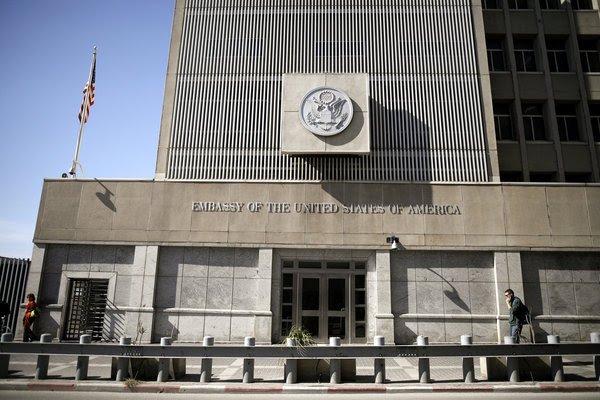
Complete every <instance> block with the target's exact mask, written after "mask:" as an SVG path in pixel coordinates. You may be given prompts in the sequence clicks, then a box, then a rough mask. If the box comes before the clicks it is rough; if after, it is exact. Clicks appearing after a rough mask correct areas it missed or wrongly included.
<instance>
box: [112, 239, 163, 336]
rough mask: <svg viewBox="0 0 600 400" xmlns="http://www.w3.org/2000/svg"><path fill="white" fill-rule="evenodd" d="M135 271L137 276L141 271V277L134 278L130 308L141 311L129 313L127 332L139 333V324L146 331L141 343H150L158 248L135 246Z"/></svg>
mask: <svg viewBox="0 0 600 400" xmlns="http://www.w3.org/2000/svg"><path fill="white" fill-rule="evenodd" d="M133 270H134V271H136V275H137V273H138V271H139V273H140V275H137V276H135V277H134V279H133V281H132V284H131V287H130V289H129V290H130V295H129V298H130V304H129V306H131V307H138V308H139V311H138V312H135V311H128V312H127V316H126V320H128V321H130V322H129V323H128V324H127V325H126V326H127V327H126V330H125V332H137V329H138V324H139V325H140V326H142V327H144V328H145V330H146V332H145V333H144V334H143V335H142V336H141V338H139V343H150V342H151V340H152V326H154V310H153V309H152V304H154V296H155V293H154V289H155V287H156V274H157V271H158V246H135V253H134V259H133ZM117 279H118V278H117ZM134 282H136V283H134Z"/></svg>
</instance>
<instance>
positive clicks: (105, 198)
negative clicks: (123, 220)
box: [94, 178, 117, 212]
mask: <svg viewBox="0 0 600 400" xmlns="http://www.w3.org/2000/svg"><path fill="white" fill-rule="evenodd" d="M94 180H95V181H96V182H98V184H99V185H100V186H102V187H103V188H104V193H102V192H96V197H97V198H98V200H100V201H101V202H102V204H104V206H106V208H108V209H109V210H111V211H113V212H117V207H115V203H113V201H112V200H111V196H113V197H114V195H115V194H114V193H113V192H111V191H110V190H109V189H108V188H107V187H106V186H104V184H103V183H102V182H100V181H99V180H98V179H97V178H94Z"/></svg>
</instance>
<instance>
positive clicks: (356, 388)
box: [0, 380, 600, 394]
mask: <svg viewBox="0 0 600 400" xmlns="http://www.w3.org/2000/svg"><path fill="white" fill-rule="evenodd" d="M2 390H17V391H18V390H27V391H51V392H59V391H68V392H73V391H76V392H124V393H129V392H133V393H280V394H281V393H289V394H328V393H331V394H336V393H338V394H339V393H388V392H389V393H400V392H403V393H426V392H436V393H439V392H507V393H510V392H519V393H523V392H543V393H548V392H600V382H598V383H556V384H554V383H544V382H541V383H530V384H524V383H514V384H509V383H505V382H503V383H498V384H489V383H482V384H472V383H470V384H460V383H457V384H423V385H420V384H419V385H414V384H385V385H375V384H367V385H354V384H343V385H335V386H333V385H327V384H320V385H310V384H309V385H303V384H295V385H287V384H279V385H278V384H270V385H261V384H253V385H247V384H229V385H222V384H210V383H209V384H200V383H199V384H185V385H174V384H156V383H147V384H146V383H141V384H138V385H135V386H132V387H127V386H125V385H124V384H123V383H118V382H105V383H104V382H103V383H98V382H56V381H54V382H53V381H49V382H31V381H20V380H7V381H4V382H0V391H2Z"/></svg>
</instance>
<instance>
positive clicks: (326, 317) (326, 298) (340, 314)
mask: <svg viewBox="0 0 600 400" xmlns="http://www.w3.org/2000/svg"><path fill="white" fill-rule="evenodd" d="M348 284H349V279H348V277H347V276H345V277H340V276H335V277H332V276H327V275H321V276H319V275H301V276H300V294H301V299H300V301H299V303H300V312H299V314H300V321H301V324H302V326H303V327H304V328H305V329H306V330H308V331H309V332H310V333H311V334H312V336H313V339H314V340H315V341H318V342H322V343H326V342H327V341H328V340H329V337H332V336H338V337H340V338H341V339H342V342H343V343H348V310H349V307H348V303H349V296H348V293H349V290H348V289H349V287H348Z"/></svg>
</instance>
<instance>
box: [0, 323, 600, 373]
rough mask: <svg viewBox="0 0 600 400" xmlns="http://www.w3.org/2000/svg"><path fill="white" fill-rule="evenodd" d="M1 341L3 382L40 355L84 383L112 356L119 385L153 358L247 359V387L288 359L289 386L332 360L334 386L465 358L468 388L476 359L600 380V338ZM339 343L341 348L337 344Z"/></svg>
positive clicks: (40, 368) (162, 363)
mask: <svg viewBox="0 0 600 400" xmlns="http://www.w3.org/2000/svg"><path fill="white" fill-rule="evenodd" d="M7 335H8V334H5V335H3V337H2V341H1V342H0V378H1V377H5V376H7V374H8V363H9V361H10V354H35V355H38V363H37V370H36V378H37V379H43V378H45V377H46V374H47V369H48V358H49V357H50V355H63V356H64V355H71V356H78V360H77V371H76V379H78V380H79V379H86V378H85V377H87V366H88V361H89V357H90V356H112V357H115V358H116V359H117V371H116V379H117V380H124V379H125V378H126V377H127V371H128V368H129V363H130V360H131V359H140V358H155V359H158V360H159V364H158V377H157V380H158V381H159V382H164V381H165V380H166V379H167V378H168V374H169V363H170V360H171V359H181V358H201V359H202V366H201V374H200V382H210V381H211V370H212V359H213V358H237V359H243V365H244V369H243V376H242V377H240V378H242V380H243V381H244V382H247V383H250V382H252V381H253V374H254V360H255V359H258V358H271V359H285V360H286V363H285V382H286V383H296V382H297V361H298V360H299V359H328V360H329V363H330V383H340V382H341V381H342V377H341V373H342V370H341V360H342V359H358V358H370V359H374V363H375V364H374V377H373V380H374V382H375V383H384V382H385V360H386V359H390V358H401V357H412V358H418V359H419V363H418V369H419V371H418V372H419V380H420V382H421V383H428V382H430V372H429V359H430V358H435V357H459V358H462V365H463V378H464V381H465V382H473V381H474V365H473V358H474V357H506V375H505V376H506V377H507V380H509V381H511V382H517V381H519V366H518V365H519V363H518V358H519V357H532V356H547V357H549V358H550V364H551V369H552V372H551V373H552V378H553V380H554V381H562V380H564V373H563V366H562V356H567V355H571V356H572V355H578V356H581V355H587V356H590V357H593V364H594V368H595V373H596V379H598V375H599V374H600V333H598V332H594V333H592V334H591V343H560V339H559V338H558V336H549V337H548V341H549V343H544V344H520V345H518V344H514V342H513V341H512V340H509V339H512V338H511V337H505V344H472V341H471V339H472V338H471V336H468V335H464V339H467V340H463V338H461V344H460V345H458V344H447V345H429V344H428V340H427V338H426V337H422V336H420V337H419V338H418V339H419V340H418V345H409V346H395V345H388V346H386V345H384V344H383V338H382V337H380V336H379V337H376V339H377V338H379V340H376V342H375V343H374V345H357V346H355V345H350V346H341V345H340V343H339V338H330V345H329V346H307V347H303V346H296V345H295V342H293V341H288V346H281V345H279V346H254V338H251V337H247V338H246V341H245V344H244V345H243V346H241V345H236V346H214V338H212V337H205V338H204V342H203V344H202V345H177V346H171V342H170V338H163V339H162V340H161V344H160V345H159V344H150V345H132V344H131V338H121V341H120V343H119V344H104V343H90V342H91V335H82V337H81V340H80V343H79V344H76V343H52V337H51V335H50V334H44V335H42V337H41V339H40V340H41V341H40V342H39V343H19V342H11V340H12V338H11V337H7ZM336 340H337V342H336Z"/></svg>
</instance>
